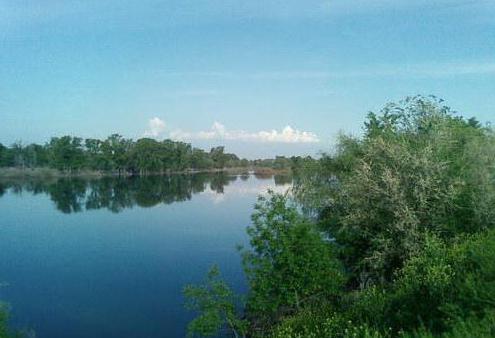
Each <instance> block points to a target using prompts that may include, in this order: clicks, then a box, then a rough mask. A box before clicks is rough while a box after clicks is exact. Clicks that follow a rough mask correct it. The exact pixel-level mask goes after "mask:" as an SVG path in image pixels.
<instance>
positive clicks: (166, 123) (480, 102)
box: [0, 0, 495, 157]
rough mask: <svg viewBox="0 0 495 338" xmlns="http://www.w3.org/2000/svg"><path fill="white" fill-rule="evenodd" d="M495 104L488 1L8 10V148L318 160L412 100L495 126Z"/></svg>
mask: <svg viewBox="0 0 495 338" xmlns="http://www.w3.org/2000/svg"><path fill="white" fill-rule="evenodd" d="M494 93H495V2H494V1H491V0H490V1H483V0H478V1H461V0H458V1H457V0H437V1H431V0H430V1H426V0H414V1H411V0H356V1H352V0H333V1H332V0H327V1H318V0H305V1H302V0H301V1H292V0H284V1H282V0H264V1H257V0H250V1H240V0H238V1H233V0H231V1H228V0H223V1H222V0H209V1H206V0H196V1H189V0H178V1H175V0H174V1H163V0H162V1H157V0H140V1H124V0H118V1H117V0H107V1H103V0H97V1H95V0H84V1H69V0H66V1H55V0H44V1H25V0H24V1H21V0H11V1H6V0H0V117H1V119H0V142H1V143H4V144H10V143H12V142H14V141H17V140H21V141H23V142H24V143H29V142H45V141H47V140H48V139H49V138H50V137H51V136H54V135H65V134H72V135H78V136H82V137H106V136H107V135H109V134H111V133H120V134H122V135H124V136H126V137H132V138H138V137H142V136H143V135H147V136H151V137H156V138H158V139H162V138H168V137H173V138H176V139H182V140H188V141H190V142H192V143H193V144H194V145H196V146H200V147H205V148H206V147H210V146H212V145H217V144H225V145H226V146H227V150H229V151H234V152H237V153H239V154H240V155H242V156H247V157H258V156H273V155H274V154H292V153H294V154H307V153H308V154H315V153H317V152H318V151H320V150H328V149H330V148H331V145H332V142H334V141H335V137H336V135H337V134H338V132H339V131H344V132H347V133H354V134H358V133H359V132H360V130H361V126H362V122H363V120H364V117H365V115H366V113H367V112H368V111H370V110H375V111H376V110H378V109H379V108H380V107H381V106H383V105H384V104H385V103H386V102H388V101H392V100H399V99H401V98H403V97H405V96H407V95H415V94H434V95H436V96H439V97H442V98H444V99H445V100H446V101H447V104H449V105H450V106H451V107H453V108H454V109H456V110H458V111H459V112H461V113H462V114H463V115H466V116H475V117H477V118H478V119H480V120H482V121H490V120H491V121H495V94H494ZM288 126H289V127H288Z"/></svg>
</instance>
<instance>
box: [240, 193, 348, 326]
mask: <svg viewBox="0 0 495 338" xmlns="http://www.w3.org/2000/svg"><path fill="white" fill-rule="evenodd" d="M288 203H289V202H288V199H287V197H286V196H283V195H277V194H273V193H271V194H270V195H269V197H268V198H265V197H259V200H258V204H257V205H256V207H255V212H254V214H253V217H252V219H253V225H252V226H250V227H248V230H247V232H248V234H249V236H250V239H251V241H250V244H251V248H250V249H249V250H244V251H243V262H244V270H245V272H246V274H247V278H248V282H249V286H250V290H249V294H248V302H247V310H248V313H250V314H255V315H256V317H257V319H258V320H262V321H268V322H270V321H272V320H276V319H277V318H278V317H280V316H282V315H285V314H288V313H292V312H294V311H296V310H299V309H301V308H302V307H304V306H305V305H306V304H308V303H311V302H312V301H314V300H317V299H318V298H321V297H324V298H326V299H328V298H333V297H337V296H338V295H339V294H340V292H341V290H342V285H343V282H344V276H343V271H342V267H341V266H340V264H339V262H338V261H337V260H336V259H335V258H334V255H333V250H332V249H333V248H332V247H333V245H332V244H331V243H330V242H329V241H326V240H325V239H324V238H323V237H322V235H321V234H320V233H319V232H317V231H316V230H315V229H314V227H313V226H312V224H311V223H310V222H308V221H307V220H306V219H305V218H303V217H301V215H300V213H299V212H298V210H297V209H296V207H295V206H290V205H289V204H288Z"/></svg>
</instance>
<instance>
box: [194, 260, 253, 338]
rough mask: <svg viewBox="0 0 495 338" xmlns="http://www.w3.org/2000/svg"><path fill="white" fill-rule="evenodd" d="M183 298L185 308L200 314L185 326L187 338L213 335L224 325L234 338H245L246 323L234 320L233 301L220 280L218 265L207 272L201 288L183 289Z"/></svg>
mask: <svg viewBox="0 0 495 338" xmlns="http://www.w3.org/2000/svg"><path fill="white" fill-rule="evenodd" d="M184 295H185V297H186V299H187V303H186V307H187V308H189V309H191V310H194V311H197V312H199V313H200V314H199V315H198V316H197V317H196V318H195V319H193V320H192V321H191V322H190V323H189V325H188V335H189V336H191V337H192V336H194V335H200V336H216V335H217V334H218V332H219V331H220V330H221V329H222V328H223V327H225V326H227V327H228V328H229V329H230V330H231V331H232V332H233V334H234V335H235V337H245V335H246V332H247V322H246V321H245V320H241V319H239V318H238V315H237V313H236V303H237V299H236V297H235V295H234V293H233V292H232V290H231V289H230V288H229V286H228V285H227V284H226V283H225V282H224V281H223V280H222V279H221V276H220V270H219V268H218V266H216V265H215V266H213V267H212V268H211V269H210V271H209V272H208V275H207V278H206V281H205V283H204V284H203V285H199V286H195V285H189V286H186V287H185V288H184Z"/></svg>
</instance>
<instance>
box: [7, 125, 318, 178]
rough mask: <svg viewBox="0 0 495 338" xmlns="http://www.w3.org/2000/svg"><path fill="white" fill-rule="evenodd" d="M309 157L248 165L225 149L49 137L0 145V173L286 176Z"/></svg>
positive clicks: (117, 139) (149, 140) (114, 138)
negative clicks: (251, 171)
mask: <svg viewBox="0 0 495 338" xmlns="http://www.w3.org/2000/svg"><path fill="white" fill-rule="evenodd" d="M305 160H311V158H310V157H305V158H303V157H301V156H293V157H291V158H287V157H284V156H277V157H276V158H274V159H259V160H247V159H240V158H239V157H238V156H237V155H235V154H232V153H226V152H225V147H223V146H218V147H213V148H211V150H210V151H209V152H207V151H204V150H203V149H199V148H194V147H192V146H191V144H189V143H184V142H176V141H172V140H163V141H157V140H155V139H152V138H141V139H138V140H136V141H134V140H132V139H126V138H124V137H123V136H121V135H119V134H113V135H111V136H109V137H108V138H106V139H105V140H99V139H84V140H83V139H82V138H80V137H73V136H68V135H67V136H62V137H53V138H51V140H50V141H49V142H48V143H46V144H44V145H40V144H35V143H33V144H28V145H23V144H22V143H21V142H16V143H14V144H12V145H11V146H9V147H6V146H4V145H2V144H0V167H9V168H17V169H30V168H31V169H32V168H51V169H56V170H58V171H60V172H63V173H66V174H77V173H80V172H81V171H83V170H89V171H97V172H103V173H114V174H119V175H123V174H132V175H146V174H157V173H170V172H183V171H186V170H196V171H201V170H210V169H225V168H253V167H258V168H259V167H263V168H272V169H283V170H287V169H290V168H291V167H293V166H299V165H300V164H301V163H302V162H304V161H305Z"/></svg>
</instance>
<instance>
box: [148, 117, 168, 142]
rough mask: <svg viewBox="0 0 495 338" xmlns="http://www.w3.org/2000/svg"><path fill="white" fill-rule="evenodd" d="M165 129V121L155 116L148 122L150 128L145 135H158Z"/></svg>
mask: <svg viewBox="0 0 495 338" xmlns="http://www.w3.org/2000/svg"><path fill="white" fill-rule="evenodd" d="M164 130H165V122H164V121H163V120H162V119H160V118H158V117H154V118H152V119H150V120H149V122H148V129H147V130H146V131H145V132H144V134H143V135H144V136H146V137H158V136H160V134H161V133H163V131H164Z"/></svg>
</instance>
